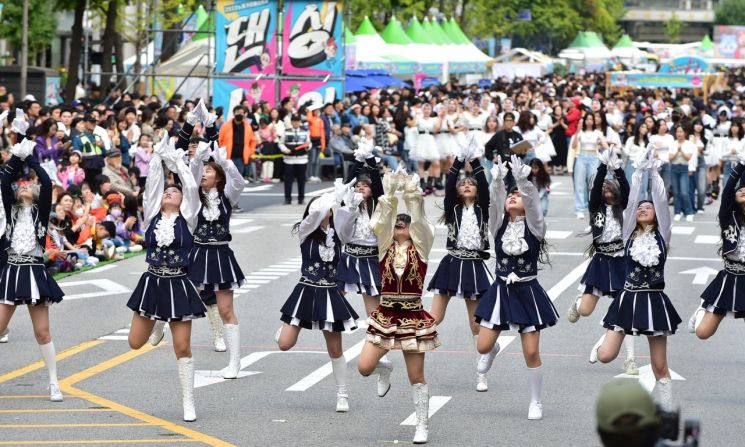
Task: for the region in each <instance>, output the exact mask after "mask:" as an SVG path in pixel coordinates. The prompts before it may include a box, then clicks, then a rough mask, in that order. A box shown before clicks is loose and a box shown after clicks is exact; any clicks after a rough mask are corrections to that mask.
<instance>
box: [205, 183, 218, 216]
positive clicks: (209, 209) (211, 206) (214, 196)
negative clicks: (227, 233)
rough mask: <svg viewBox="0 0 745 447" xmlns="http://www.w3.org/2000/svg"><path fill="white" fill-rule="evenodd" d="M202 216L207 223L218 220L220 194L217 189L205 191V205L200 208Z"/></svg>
mask: <svg viewBox="0 0 745 447" xmlns="http://www.w3.org/2000/svg"><path fill="white" fill-rule="evenodd" d="M202 216H204V218H205V220H207V221H209V222H213V221H215V220H217V219H219V218H220V192H219V191H218V190H217V188H212V189H210V190H209V191H207V204H206V205H204V206H203V207H202Z"/></svg>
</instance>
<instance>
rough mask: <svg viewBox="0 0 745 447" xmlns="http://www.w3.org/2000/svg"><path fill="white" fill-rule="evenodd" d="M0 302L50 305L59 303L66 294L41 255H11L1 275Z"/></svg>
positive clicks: (16, 304)
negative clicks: (50, 272)
mask: <svg viewBox="0 0 745 447" xmlns="http://www.w3.org/2000/svg"><path fill="white" fill-rule="evenodd" d="M0 294H2V296H0V304H8V305H12V306H19V305H22V304H33V305H37V304H43V305H49V304H52V303H59V302H60V301H62V297H63V296H64V295H65V294H64V293H63V292H62V289H60V287H59V285H57V282H56V281H55V280H54V278H52V275H50V274H49V271H48V270H47V268H46V267H45V266H44V261H43V259H42V258H40V257H33V256H22V257H19V258H16V257H14V256H13V255H11V256H10V260H9V261H8V263H7V264H6V265H5V266H3V267H2V274H1V276H0Z"/></svg>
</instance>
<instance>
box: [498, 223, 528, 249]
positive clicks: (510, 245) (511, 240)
mask: <svg viewBox="0 0 745 447" xmlns="http://www.w3.org/2000/svg"><path fill="white" fill-rule="evenodd" d="M508 219H509V218H508ZM502 251H504V252H505V253H506V254H508V255H510V256H520V255H521V254H523V253H525V252H526V251H528V243H527V242H526V241H525V216H518V217H516V218H515V220H511V219H509V220H508V221H507V228H505V230H504V234H503V235H502Z"/></svg>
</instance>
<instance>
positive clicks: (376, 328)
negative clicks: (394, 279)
mask: <svg viewBox="0 0 745 447" xmlns="http://www.w3.org/2000/svg"><path fill="white" fill-rule="evenodd" d="M367 341H369V342H371V343H373V344H375V345H377V346H380V347H381V348H383V349H387V350H391V349H400V350H402V351H406V352H427V351H432V350H434V349H436V348H437V347H439V346H440V345H441V343H440V340H438V339H437V325H436V324H435V319H434V317H432V315H430V314H429V312H427V311H426V310H424V309H423V308H422V300H421V299H420V298H416V299H414V300H398V299H395V298H394V299H390V298H387V297H383V298H382V300H381V303H380V305H379V306H378V308H377V309H375V310H374V311H373V312H372V314H370V317H369V318H368V319H367Z"/></svg>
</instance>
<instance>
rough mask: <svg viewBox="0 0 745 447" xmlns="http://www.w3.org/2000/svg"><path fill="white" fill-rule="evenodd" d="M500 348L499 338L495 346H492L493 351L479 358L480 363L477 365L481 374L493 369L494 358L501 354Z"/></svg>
mask: <svg viewBox="0 0 745 447" xmlns="http://www.w3.org/2000/svg"><path fill="white" fill-rule="evenodd" d="M500 349H501V347H500V346H499V340H497V342H496V343H494V347H493V348H491V351H489V353H488V354H484V355H482V356H481V358H479V363H478V365H476V370H477V371H478V372H479V373H481V374H486V373H488V372H489V370H490V369H491V366H492V364H493V363H494V359H495V358H497V354H499V350H500Z"/></svg>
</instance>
